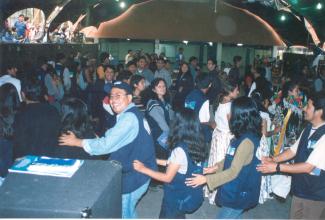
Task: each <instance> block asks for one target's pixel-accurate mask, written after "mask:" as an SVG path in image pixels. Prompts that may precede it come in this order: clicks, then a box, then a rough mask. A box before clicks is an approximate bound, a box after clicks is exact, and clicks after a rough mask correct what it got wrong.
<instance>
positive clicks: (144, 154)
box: [59, 81, 157, 218]
mask: <svg viewBox="0 0 325 220" xmlns="http://www.w3.org/2000/svg"><path fill="white" fill-rule="evenodd" d="M109 98H110V105H111V107H112V109H113V111H114V112H115V113H116V114H117V116H116V117H117V118H116V124H115V126H114V127H113V128H111V129H109V130H107V131H106V133H105V136H104V137H101V138H95V139H83V140H82V139H78V138H76V136H75V135H74V134H73V133H72V132H69V133H68V134H65V135H62V136H61V137H60V139H59V141H60V145H68V146H76V147H83V148H84V150H85V151H86V152H87V153H89V154H91V155H102V154H108V153H111V156H110V159H112V160H117V161H119V162H121V164H122V167H123V168H122V194H123V195H122V218H137V215H136V211H135V206H136V204H137V202H138V201H139V199H140V198H141V196H142V195H143V194H144V193H145V192H146V191H147V188H148V185H149V182H150V178H149V177H148V176H146V175H144V174H141V173H138V172H136V171H135V170H134V169H133V165H132V162H133V161H134V160H140V161H143V162H144V163H145V164H146V166H148V167H150V168H151V169H155V170H156V169H157V165H156V160H155V152H154V144H153V140H152V137H151V136H150V134H149V132H148V131H147V130H146V128H145V127H146V125H145V123H144V118H143V116H142V113H140V111H139V110H138V109H137V107H136V106H135V105H134V103H132V89H131V88H130V86H129V85H128V84H127V83H124V82H120V81H118V82H115V83H114V84H113V87H112V90H111V93H110V95H109Z"/></svg>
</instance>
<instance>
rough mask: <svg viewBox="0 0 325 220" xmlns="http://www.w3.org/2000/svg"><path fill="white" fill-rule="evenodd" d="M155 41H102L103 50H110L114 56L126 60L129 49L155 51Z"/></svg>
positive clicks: (146, 51)
mask: <svg viewBox="0 0 325 220" xmlns="http://www.w3.org/2000/svg"><path fill="white" fill-rule="evenodd" d="M154 46H155V45H154V42H108V41H106V42H101V49H100V50H101V52H102V51H109V52H110V53H111V54H112V56H113V57H115V58H118V59H119V60H124V58H125V55H126V54H127V53H128V50H134V51H135V50H143V51H144V52H145V53H153V52H154V50H155V48H154Z"/></svg>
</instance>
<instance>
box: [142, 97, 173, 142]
mask: <svg viewBox="0 0 325 220" xmlns="http://www.w3.org/2000/svg"><path fill="white" fill-rule="evenodd" d="M155 106H160V107H161V108H162V109H163V110H164V118H165V121H166V123H167V124H168V125H169V122H170V119H169V108H170V106H169V105H168V104H167V103H166V104H164V103H162V101H160V100H152V99H151V100H149V102H148V106H147V109H146V113H145V115H146V119H147V121H148V124H149V126H150V129H151V135H152V137H153V139H154V142H155V143H156V142H157V139H158V137H159V136H160V135H161V133H162V132H163V131H162V130H161V128H160V127H159V125H158V122H156V120H155V119H153V118H152V117H151V116H150V115H149V112H150V111H151V110H152V109H153V108H154V107H155ZM156 144H157V143H156Z"/></svg>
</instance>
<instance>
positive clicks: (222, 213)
mask: <svg viewBox="0 0 325 220" xmlns="http://www.w3.org/2000/svg"><path fill="white" fill-rule="evenodd" d="M243 211H244V210H243V209H233V208H229V207H224V206H223V207H222V208H221V209H220V210H219V213H218V214H217V219H240V218H241V217H242V213H243Z"/></svg>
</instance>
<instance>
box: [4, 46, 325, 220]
mask: <svg viewBox="0 0 325 220" xmlns="http://www.w3.org/2000/svg"><path fill="white" fill-rule="evenodd" d="M110 57H111V56H110V54H109V53H107V52H104V53H102V54H101V55H100V57H99V59H98V61H97V62H96V60H92V59H88V58H86V57H84V56H82V55H81V54H80V53H76V54H75V56H71V57H66V56H65V55H64V54H62V53H58V54H57V56H56V58H55V60H53V58H52V57H48V58H40V59H38V60H39V62H38V64H37V65H38V68H36V69H35V71H34V72H33V73H32V74H29V75H23V74H22V73H23V72H24V70H21V71H18V69H17V65H16V64H8V65H7V67H6V70H5V72H4V73H3V75H2V76H1V77H0V143H1V144H0V152H1V154H0V176H1V178H0V184H1V183H2V181H3V180H4V179H5V177H6V175H7V174H8V168H9V167H10V166H11V165H12V163H13V161H14V159H16V158H20V157H22V156H25V155H44V156H50V157H58V158H79V159H94V160H106V159H107V158H109V159H113V160H117V161H119V162H120V163H121V164H122V167H123V168H122V217H123V218H136V217H137V213H136V209H135V207H136V205H137V203H138V202H139V200H140V199H141V197H142V195H143V194H144V193H145V192H146V191H147V189H148V187H152V188H155V187H159V185H162V184H163V190H164V196H163V201H162V206H161V211H160V215H159V216H160V217H161V218H185V214H187V213H192V212H194V211H196V210H197V209H198V208H199V207H200V205H201V204H202V202H203V198H204V197H208V198H209V202H210V203H211V204H217V205H219V206H221V207H222V208H221V210H220V211H219V212H218V215H217V218H238V217H240V216H241V215H242V214H243V212H244V211H246V210H248V209H251V208H254V207H255V206H256V205H258V203H264V202H265V201H266V200H268V199H271V198H276V199H278V200H279V201H285V200H286V198H287V197H288V195H289V193H290V191H291V193H292V194H293V201H292V206H291V213H290V217H292V218H322V217H325V208H324V207H325V185H324V184H325V163H324V160H322V155H324V154H325V148H324V144H322V143H324V138H325V91H324V89H325V83H324V82H325V68H323V69H320V70H319V73H318V74H314V76H313V77H312V75H313V74H311V72H312V70H311V69H310V68H309V64H308V63H306V65H305V66H303V68H302V69H301V70H299V71H300V72H297V73H295V74H296V75H295V77H294V78H293V77H291V78H290V77H288V76H287V74H286V73H283V77H282V80H281V83H279V84H274V81H273V80H272V74H271V73H270V66H269V64H267V65H265V63H263V61H261V60H259V59H256V60H254V63H252V65H251V66H250V68H247V72H246V73H245V74H242V73H241V65H242V58H241V57H240V56H235V57H234V59H233V61H234V63H233V65H232V67H231V68H228V66H221V67H218V66H217V62H216V60H214V59H212V58H209V59H208V60H207V66H206V68H203V67H202V68H200V67H199V64H198V59H197V58H196V57H194V56H193V57H190V58H189V62H188V63H187V62H185V57H184V55H183V49H180V50H179V53H178V55H177V59H176V63H175V66H176V67H177V69H178V71H177V73H176V74H173V67H172V65H171V63H170V62H169V61H168V59H166V57H165V55H164V54H160V55H159V56H158V55H157V54H151V55H149V54H144V53H134V52H133V51H131V50H130V51H129V52H128V54H127V56H126V57H125V64H113V63H112V59H111V58H110ZM203 69H207V72H204V71H203ZM17 73H18V74H17ZM150 180H151V181H150ZM157 185H158V186H157ZM205 185H206V186H205ZM269 217H271V216H269Z"/></svg>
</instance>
